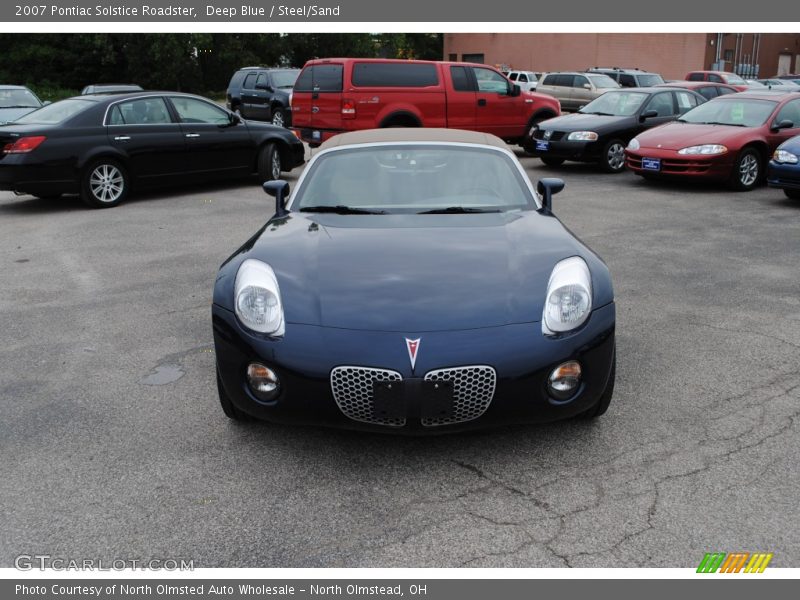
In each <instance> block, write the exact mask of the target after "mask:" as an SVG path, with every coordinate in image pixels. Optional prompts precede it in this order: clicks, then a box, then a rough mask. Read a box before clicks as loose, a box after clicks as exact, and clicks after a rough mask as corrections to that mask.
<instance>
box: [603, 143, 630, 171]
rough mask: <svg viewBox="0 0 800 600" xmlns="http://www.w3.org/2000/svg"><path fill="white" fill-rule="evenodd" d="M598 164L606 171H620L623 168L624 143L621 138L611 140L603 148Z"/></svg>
mask: <svg viewBox="0 0 800 600" xmlns="http://www.w3.org/2000/svg"><path fill="white" fill-rule="evenodd" d="M600 166H601V167H602V168H603V170H604V171H605V172H606V173H621V172H622V171H624V170H625V144H624V143H623V142H622V140H611V141H610V142H608V143H607V144H606V145H605V147H604V148H603V154H602V155H601V156H600Z"/></svg>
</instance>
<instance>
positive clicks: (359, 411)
mask: <svg viewBox="0 0 800 600" xmlns="http://www.w3.org/2000/svg"><path fill="white" fill-rule="evenodd" d="M402 379H403V376H402V375H400V373H398V372H397V371H390V370H389V369H373V368H370V367H335V368H334V369H333V370H332V371H331V391H332V392H333V399H334V400H335V401H336V404H337V406H338V407H339V410H341V411H342V412H343V413H344V414H345V416H347V417H349V418H351V419H353V420H354V421H361V422H363V423H375V424H378V425H388V426H390V427H402V426H403V425H405V424H406V420H405V417H402V418H391V419H380V418H375V416H374V415H373V395H372V386H373V384H374V382H376V381H402Z"/></svg>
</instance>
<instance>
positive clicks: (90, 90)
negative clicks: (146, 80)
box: [81, 83, 143, 96]
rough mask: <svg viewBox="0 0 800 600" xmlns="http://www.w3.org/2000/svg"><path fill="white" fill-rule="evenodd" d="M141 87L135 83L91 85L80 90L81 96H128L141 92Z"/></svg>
mask: <svg viewBox="0 0 800 600" xmlns="http://www.w3.org/2000/svg"><path fill="white" fill-rule="evenodd" d="M141 91H143V90H142V86H140V85H136V84H135V83H93V84H92V85H87V86H86V87H85V88H83V89H82V90H81V95H82V96H85V95H89V94H128V93H130V92H141Z"/></svg>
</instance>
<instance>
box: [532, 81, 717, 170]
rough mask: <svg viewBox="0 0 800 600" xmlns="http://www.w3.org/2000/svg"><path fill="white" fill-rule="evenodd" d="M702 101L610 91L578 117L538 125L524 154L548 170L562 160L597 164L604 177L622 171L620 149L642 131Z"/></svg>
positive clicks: (686, 95)
mask: <svg viewBox="0 0 800 600" xmlns="http://www.w3.org/2000/svg"><path fill="white" fill-rule="evenodd" d="M705 101H706V99H705V98H703V97H702V96H701V95H700V94H697V93H695V92H692V91H690V90H680V89H673V90H670V89H664V88H625V89H621V90H610V91H608V92H606V93H605V94H603V95H602V96H600V97H598V98H597V99H595V100H592V101H591V102H590V103H589V104H587V105H586V106H584V107H583V108H581V109H580V110H578V112H577V113H574V114H570V115H564V116H561V117H556V118H555V119H548V120H547V121H542V122H541V123H539V124H538V125H536V126H534V127H533V128H532V129H531V134H530V137H529V139H528V142H527V144H526V145H525V150H526V151H527V152H529V153H530V154H532V155H533V156H538V157H539V158H541V159H542V162H543V163H545V164H546V165H550V166H558V165H560V164H561V163H563V162H564V161H565V160H576V161H581V162H596V163H599V164H600V166H601V167H602V168H603V169H604V170H606V171H608V172H609V173H618V172H620V171H622V170H623V169H624V168H625V146H626V145H627V144H628V142H629V141H630V140H631V139H632V138H633V137H634V136H635V135H637V134H639V133H641V132H642V131H644V130H646V129H650V128H652V127H655V126H656V125H663V124H664V123H667V122H669V121H673V120H675V119H676V118H678V117H679V116H680V115H682V114H684V113H686V112H687V111H689V110H691V109H692V108H694V107H695V106H697V105H698V104H702V103H703V102H705Z"/></svg>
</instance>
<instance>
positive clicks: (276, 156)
mask: <svg viewBox="0 0 800 600" xmlns="http://www.w3.org/2000/svg"><path fill="white" fill-rule="evenodd" d="M270 166H271V167H272V178H273V179H280V178H281V155H280V153H279V152H278V150H277V149H275V150H274V151H273V153H272V161H271V162H270Z"/></svg>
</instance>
